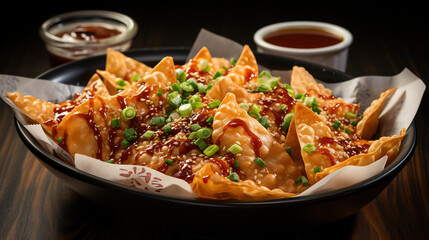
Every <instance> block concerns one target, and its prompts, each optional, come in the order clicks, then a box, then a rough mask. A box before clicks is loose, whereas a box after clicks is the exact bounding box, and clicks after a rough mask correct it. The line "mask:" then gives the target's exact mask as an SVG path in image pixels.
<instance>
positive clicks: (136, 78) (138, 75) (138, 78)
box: [131, 73, 142, 82]
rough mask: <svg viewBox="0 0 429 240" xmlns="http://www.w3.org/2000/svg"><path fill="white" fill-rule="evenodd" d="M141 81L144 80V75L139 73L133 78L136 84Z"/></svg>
mask: <svg viewBox="0 0 429 240" xmlns="http://www.w3.org/2000/svg"><path fill="white" fill-rule="evenodd" d="M141 79H142V75H140V74H138V73H137V74H136V75H134V76H133V78H132V79H131V80H133V81H134V82H138V81H140V80H141Z"/></svg>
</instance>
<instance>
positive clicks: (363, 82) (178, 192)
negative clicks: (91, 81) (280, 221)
mask: <svg viewBox="0 0 429 240" xmlns="http://www.w3.org/2000/svg"><path fill="white" fill-rule="evenodd" d="M203 46H205V47H207V48H208V49H209V51H210V54H211V55H212V57H223V58H227V59H229V58H237V59H238V58H239V56H240V54H241V51H242V47H243V45H241V44H238V43H236V42H234V41H232V40H230V39H227V38H225V37H222V36H219V35H217V34H214V33H211V32H209V31H207V30H205V29H202V30H201V32H200V33H199V35H198V36H197V38H196V40H195V43H194V45H193V47H192V49H191V51H190V53H189V56H188V59H190V58H192V57H193V56H195V54H197V53H198V51H199V50H200V49H201V48H202V47H203ZM260 67H261V68H260V69H265V67H264V66H260ZM269 70H271V71H272V74H273V75H274V76H280V77H282V80H283V81H284V82H288V81H289V79H290V77H289V76H290V71H279V70H276V69H269ZM322 84H324V85H325V86H326V87H327V88H329V89H331V90H332V91H333V94H334V95H335V96H337V97H342V98H344V100H345V101H346V102H350V103H359V104H360V105H361V109H366V108H367V107H368V106H369V105H370V103H371V102H372V101H373V100H375V99H377V98H379V96H380V93H382V92H383V91H385V90H387V89H389V88H392V87H397V88H398V89H397V91H396V92H395V93H394V94H393V95H392V96H391V97H390V98H389V101H388V102H387V104H386V105H385V107H384V110H383V112H382V114H381V116H380V123H381V127H380V130H379V132H378V136H391V135H396V134H398V133H399V131H400V129H401V128H408V127H409V125H410V124H411V122H412V121H413V119H414V116H415V115H416V113H417V110H418V108H419V105H420V102H421V99H422V97H423V93H424V91H425V88H426V86H425V84H424V83H423V81H422V80H421V79H419V78H418V77H417V76H415V75H414V74H413V73H412V72H410V71H409V70H408V69H404V70H403V71H402V72H400V73H398V74H397V75H395V76H362V77H358V78H354V79H351V80H349V81H346V82H341V83H323V82H322ZM82 89H83V87H82V86H74V85H66V84H62V83H58V82H52V81H48V80H41V79H32V78H25V77H20V76H12V75H0V94H1V95H0V96H1V98H2V99H3V101H4V102H6V103H7V104H8V105H9V106H10V108H11V110H12V111H13V112H14V114H15V116H16V118H17V120H18V121H19V122H20V123H21V124H23V125H24V126H25V128H26V129H27V130H28V131H29V132H30V133H31V134H32V135H33V136H34V137H35V139H36V140H37V141H38V142H39V143H40V144H41V145H42V146H43V147H44V148H46V149H47V150H48V151H49V152H51V153H52V154H58V155H59V156H60V157H61V158H62V159H64V160H65V161H67V162H70V163H71V164H73V165H74V166H75V167H76V168H78V169H80V170H82V171H85V172H87V173H90V174H93V175H95V176H98V177H101V178H104V179H107V180H110V181H114V182H117V183H120V184H124V185H127V186H132V187H136V188H139V189H144V190H147V191H152V192H162V193H165V194H168V195H173V196H178V197H185V198H195V197H197V196H196V194H195V193H193V191H192V189H191V187H190V185H189V184H188V183H187V182H185V181H183V180H181V179H178V178H173V177H170V176H167V175H165V174H162V173H160V172H158V171H156V170H153V169H150V168H147V167H144V166H134V165H117V164H110V163H105V162H102V161H100V160H97V159H94V158H91V157H87V156H84V155H80V154H77V155H76V156H75V158H74V160H73V158H72V157H71V156H70V155H68V153H67V152H65V151H63V149H61V148H60V147H59V146H58V145H57V144H56V143H55V142H54V141H53V140H52V139H51V138H50V137H49V136H47V135H46V134H45V132H44V130H43V129H42V127H41V126H40V125H39V124H37V123H35V122H34V121H33V120H32V119H31V118H30V117H29V116H27V115H26V114H25V113H23V112H22V111H21V110H20V109H19V108H18V107H16V106H15V104H14V103H13V102H12V101H11V100H10V99H9V98H8V97H7V96H6V92H20V93H22V94H23V95H32V96H34V97H36V98H38V99H42V100H46V101H51V102H61V101H64V100H67V99H71V98H72V97H73V96H74V94H75V93H79V92H81V91H82ZM386 160H387V158H386V157H383V158H381V159H379V160H378V161H376V162H374V163H372V164H370V165H367V166H360V167H359V166H346V167H344V168H342V169H340V170H337V171H335V172H334V173H333V174H330V175H329V176H327V177H325V178H324V179H322V180H321V181H319V182H318V183H316V184H314V185H313V186H311V187H310V188H308V189H307V190H306V191H304V192H303V193H301V194H300V195H299V196H304V195H310V194H317V193H323V192H327V191H332V190H336V189H340V188H343V187H347V186H350V185H353V184H355V183H358V182H360V181H363V180H365V179H368V178H370V177H372V176H374V175H376V174H378V173H379V172H380V171H382V170H383V169H384V167H385V164H386Z"/></svg>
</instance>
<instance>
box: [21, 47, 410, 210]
mask: <svg viewBox="0 0 429 240" xmlns="http://www.w3.org/2000/svg"><path fill="white" fill-rule="evenodd" d="M142 52H144V53H147V54H150V53H157V54H164V53H169V52H176V53H180V54H182V53H185V54H186V53H188V52H189V48H183V47H179V48H174V47H173V48H150V49H135V50H130V51H127V52H125V53H126V54H127V55H129V56H130V57H132V56H133V55H136V54H140V53H142ZM254 54H255V56H256V58H258V57H266V56H269V57H270V58H274V59H287V58H284V57H278V56H273V55H267V54H261V53H257V52H256V53H254ZM104 59H105V55H100V56H95V57H90V58H87V59H83V60H78V61H75V62H70V63H66V64H63V65H60V66H57V67H54V68H52V69H50V70H48V71H46V72H45V73H42V74H41V75H39V76H38V77H37V78H44V77H46V76H50V74H52V73H55V72H56V71H58V69H62V68H65V67H70V66H73V65H75V64H85V63H86V62H91V61H100V60H104ZM288 61H293V62H294V63H295V64H297V65H302V66H308V67H310V68H314V69H320V68H323V69H324V70H328V71H332V72H334V74H338V75H341V77H342V78H344V79H350V78H352V77H351V76H349V75H347V74H345V73H343V72H340V71H337V70H334V69H330V68H327V67H324V66H321V65H317V64H313V63H308V62H305V61H300V60H295V59H288ZM331 74H332V73H331ZM15 127H16V129H17V132H18V135H19V136H20V138H21V139H22V141H23V142H24V144H25V145H26V147H27V148H28V149H29V150H30V151H31V152H32V153H33V154H34V155H35V156H36V157H37V158H38V159H39V160H40V161H41V162H42V163H43V164H47V165H49V166H50V167H52V168H54V169H56V170H58V171H60V172H62V173H64V174H66V175H69V176H71V177H73V178H77V179H79V180H81V181H83V182H87V183H90V184H94V185H97V186H99V187H102V188H107V189H110V190H117V191H118V192H122V191H124V192H128V193H131V194H136V195H139V196H142V197H146V198H152V199H156V200H158V201H165V202H174V203H179V204H187V205H200V206H207V207H222V208H224V207H234V208H237V207H244V208H247V207H261V206H264V207H267V206H270V207H275V206H279V205H296V206H298V205H306V204H312V203H316V202H318V203H320V202H326V201H330V200H332V199H337V198H341V197H344V196H347V195H351V194H354V193H356V192H358V191H360V190H362V189H365V188H367V187H369V186H371V185H375V184H377V182H379V181H381V180H382V179H384V178H393V177H394V176H396V174H398V172H399V171H400V170H401V169H402V168H403V167H404V166H405V165H406V164H407V163H408V161H409V159H410V158H411V156H412V154H413V152H414V149H415V145H416V139H417V136H416V135H417V131H416V126H415V123H414V121H413V122H412V123H411V125H410V127H409V128H408V129H407V135H406V138H407V137H412V139H411V143H410V148H409V150H408V151H407V152H406V153H405V155H404V156H403V157H402V159H400V160H399V161H398V162H397V163H396V164H390V165H389V166H387V167H386V168H385V169H383V170H382V171H381V172H380V173H378V174H376V175H375V176H373V177H371V178H369V179H367V180H364V181H362V182H359V183H356V184H353V185H351V186H348V187H345V188H341V189H338V190H334V191H330V192H326V193H319V194H314V195H308V196H299V197H293V198H284V199H275V200H266V201H230V200H210V199H201V198H195V199H192V198H182V197H177V196H168V195H165V194H162V193H154V192H148V191H145V190H140V189H135V188H132V187H128V186H124V185H121V184H119V183H115V182H112V181H108V180H105V179H103V178H100V177H97V176H94V175H91V174H89V173H86V172H84V171H81V170H79V169H77V168H75V167H73V166H70V165H69V164H67V163H65V162H63V161H62V160H60V159H59V158H57V157H56V156H54V155H52V154H50V153H49V152H48V151H47V150H45V149H44V148H43V147H42V146H41V145H40V144H38V143H37V141H35V140H34V138H33V137H32V136H31V134H30V133H29V132H28V131H27V130H26V129H25V127H24V126H23V125H22V124H20V123H19V122H18V120H17V119H16V118H15ZM401 149H402V146H401ZM395 160H396V159H395ZM395 160H394V162H395Z"/></svg>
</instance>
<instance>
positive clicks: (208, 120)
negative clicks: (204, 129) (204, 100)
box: [206, 116, 214, 123]
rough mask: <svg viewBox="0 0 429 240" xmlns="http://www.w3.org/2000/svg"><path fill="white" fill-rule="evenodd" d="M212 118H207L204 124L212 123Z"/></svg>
mask: <svg viewBox="0 0 429 240" xmlns="http://www.w3.org/2000/svg"><path fill="white" fill-rule="evenodd" d="M213 119H214V117H213V116H210V117H209V118H207V120H206V122H208V123H212V122H213Z"/></svg>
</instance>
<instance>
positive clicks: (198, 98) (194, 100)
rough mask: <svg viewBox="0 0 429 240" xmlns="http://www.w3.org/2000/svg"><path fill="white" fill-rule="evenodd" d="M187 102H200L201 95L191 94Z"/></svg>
mask: <svg viewBox="0 0 429 240" xmlns="http://www.w3.org/2000/svg"><path fill="white" fill-rule="evenodd" d="M189 102H190V103H194V102H201V97H200V96H199V95H198V94H196V95H193V96H192V97H191V98H189Z"/></svg>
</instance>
